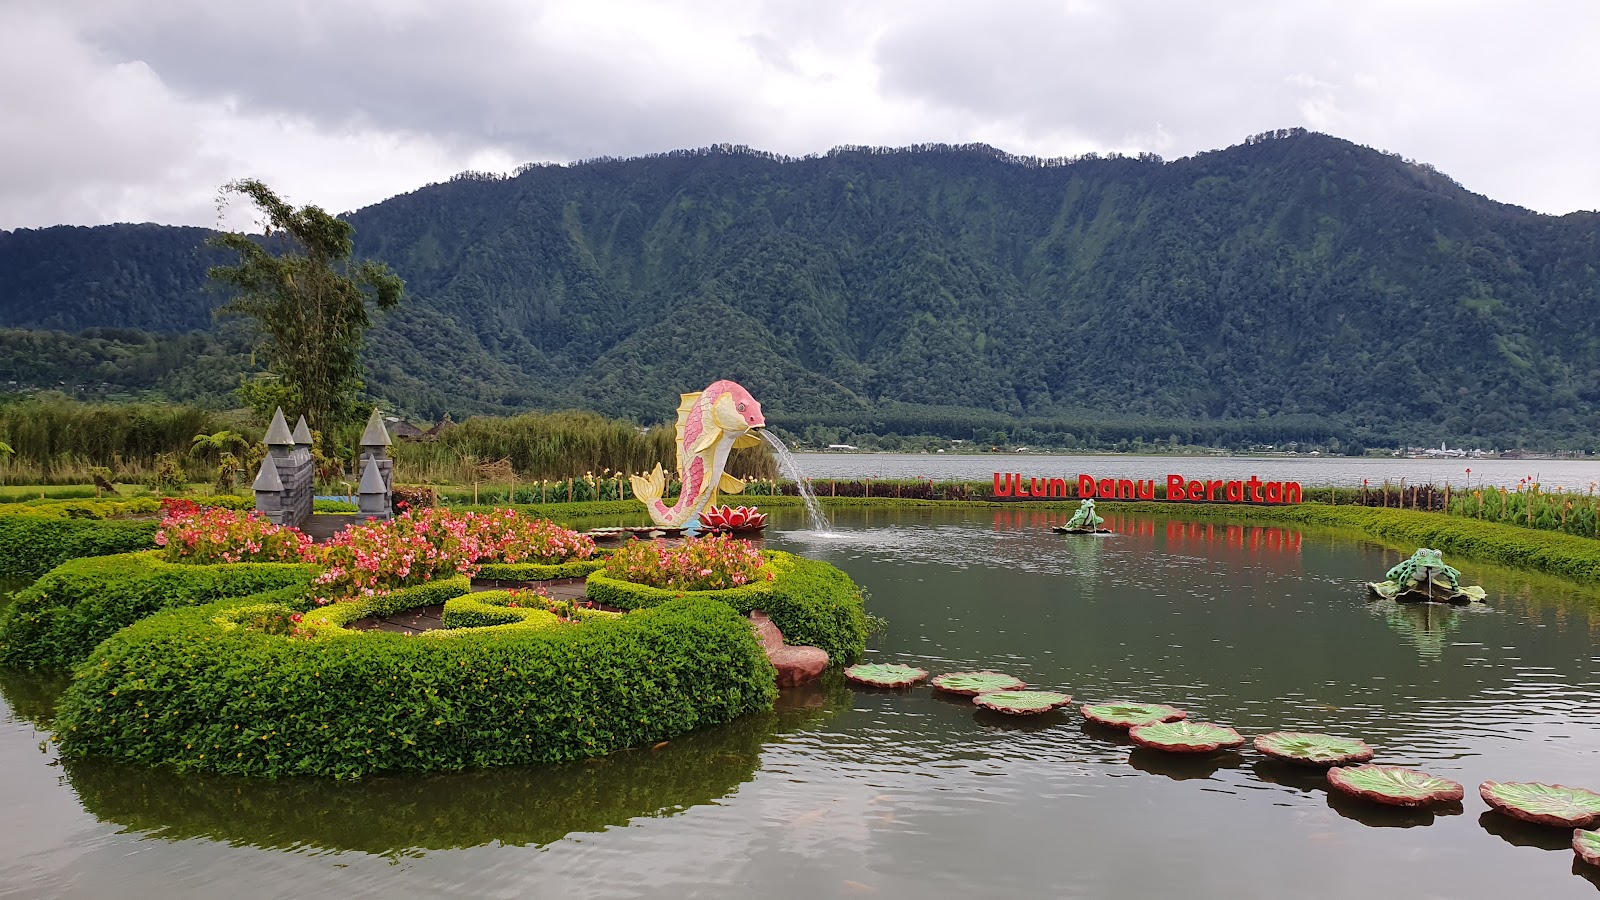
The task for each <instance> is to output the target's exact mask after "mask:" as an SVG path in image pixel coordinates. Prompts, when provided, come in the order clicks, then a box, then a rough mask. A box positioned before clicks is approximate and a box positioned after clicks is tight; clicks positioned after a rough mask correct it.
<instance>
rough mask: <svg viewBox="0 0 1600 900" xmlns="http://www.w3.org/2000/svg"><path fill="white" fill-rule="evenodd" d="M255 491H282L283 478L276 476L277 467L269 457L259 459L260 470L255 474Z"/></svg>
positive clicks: (260, 492)
mask: <svg viewBox="0 0 1600 900" xmlns="http://www.w3.org/2000/svg"><path fill="white" fill-rule="evenodd" d="M255 491H256V493H258V494H263V493H270V494H276V493H280V492H282V491H283V479H281V478H279V477H278V467H277V465H275V464H274V463H273V462H272V460H271V459H263V460H262V461H261V471H260V472H259V473H258V474H257V475H256V483H255Z"/></svg>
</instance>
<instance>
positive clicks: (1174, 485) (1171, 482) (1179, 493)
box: [1167, 475, 1189, 500]
mask: <svg viewBox="0 0 1600 900" xmlns="http://www.w3.org/2000/svg"><path fill="white" fill-rule="evenodd" d="M1167 499H1168V500H1187V499H1189V497H1188V495H1187V494H1185V493H1184V492H1183V476H1182V475H1168V476H1167Z"/></svg>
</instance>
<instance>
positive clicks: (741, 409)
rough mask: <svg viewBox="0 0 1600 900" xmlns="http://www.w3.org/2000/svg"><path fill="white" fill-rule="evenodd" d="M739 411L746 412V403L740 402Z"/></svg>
mask: <svg viewBox="0 0 1600 900" xmlns="http://www.w3.org/2000/svg"><path fill="white" fill-rule="evenodd" d="M739 412H744V404H743V403H741V404H739Z"/></svg>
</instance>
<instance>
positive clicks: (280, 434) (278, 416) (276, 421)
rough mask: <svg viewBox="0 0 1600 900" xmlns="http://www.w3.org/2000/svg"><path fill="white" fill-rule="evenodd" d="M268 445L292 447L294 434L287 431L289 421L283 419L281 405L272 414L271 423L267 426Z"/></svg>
mask: <svg viewBox="0 0 1600 900" xmlns="http://www.w3.org/2000/svg"><path fill="white" fill-rule="evenodd" d="M266 441H267V446H268V447H293V446H294V436H293V435H291V434H290V433H289V423H288V422H286V421H284V418H283V407H281V406H280V407H278V409H277V411H276V412H274V413H273V414H272V424H271V425H268V426H267V437H266Z"/></svg>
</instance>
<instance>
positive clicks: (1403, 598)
mask: <svg viewBox="0 0 1600 900" xmlns="http://www.w3.org/2000/svg"><path fill="white" fill-rule="evenodd" d="M1384 578H1385V579H1386V580H1384V581H1380V582H1378V583H1376V584H1373V583H1368V584H1367V587H1369V588H1372V592H1373V593H1374V594H1377V595H1378V596H1379V597H1382V598H1383V599H1385V600H1397V601H1399V602H1401V603H1417V602H1424V601H1431V602H1435V603H1482V602H1483V598H1484V590H1483V588H1481V587H1479V586H1477V585H1470V586H1467V587H1462V585H1461V573H1460V572H1458V571H1456V570H1455V569H1454V568H1452V567H1450V566H1447V565H1445V564H1444V554H1443V553H1440V552H1439V551H1438V550H1430V549H1428V548H1427V547H1423V548H1422V549H1420V550H1418V551H1417V552H1415V553H1413V554H1411V558H1410V559H1405V560H1401V561H1400V564H1399V565H1397V566H1395V567H1394V568H1392V569H1390V570H1389V573H1388V574H1387V575H1385V576H1384Z"/></svg>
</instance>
